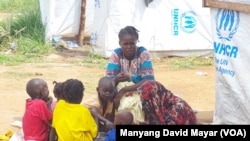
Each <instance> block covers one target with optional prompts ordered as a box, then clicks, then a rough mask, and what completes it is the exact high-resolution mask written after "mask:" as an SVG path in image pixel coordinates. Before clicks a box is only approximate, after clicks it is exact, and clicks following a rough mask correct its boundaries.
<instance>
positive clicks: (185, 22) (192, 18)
mask: <svg viewBox="0 0 250 141" xmlns="http://www.w3.org/2000/svg"><path fill="white" fill-rule="evenodd" d="M180 20H181V21H180V27H181V29H182V31H184V32H186V33H193V32H194V31H195V29H196V24H197V22H196V14H195V12H194V11H188V12H185V13H183V14H182V15H181V19H180Z"/></svg>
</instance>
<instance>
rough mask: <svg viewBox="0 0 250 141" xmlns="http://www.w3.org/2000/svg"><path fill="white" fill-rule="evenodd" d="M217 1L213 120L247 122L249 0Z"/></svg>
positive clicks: (249, 111) (249, 107) (249, 116)
mask: <svg viewBox="0 0 250 141" xmlns="http://www.w3.org/2000/svg"><path fill="white" fill-rule="evenodd" d="M220 1H221V2H222V3H220V2H217V4H218V7H211V22H212V32H213V46H214V59H215V76H216V82H215V84H216V85H215V86H216V102H215V113H214V118H213V123H214V124H250V85H249V84H248V83H249V79H250V74H249V72H250V61H249V56H250V49H249V44H250V40H248V39H247V37H250V25H249V22H250V5H249V4H250V0H244V1H243V0H237V1H236V0H220ZM225 2H229V3H225ZM233 3H235V4H233ZM236 3H237V4H236ZM239 3H240V4H239ZM229 5H230V6H229ZM223 7H225V8H226V9H224V8H223ZM232 9H238V10H232ZM243 10H244V11H248V12H244V11H243Z"/></svg>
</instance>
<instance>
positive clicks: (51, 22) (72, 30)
mask: <svg viewBox="0 0 250 141" xmlns="http://www.w3.org/2000/svg"><path fill="white" fill-rule="evenodd" d="M81 3H82V0H40V9H41V15H42V21H43V24H44V25H46V33H45V34H46V35H45V36H46V37H45V39H46V40H51V38H52V36H54V35H55V36H57V35H60V36H63V35H78V33H79V25H80V15H81ZM94 4H95V2H94V0H87V1H86V11H85V12H86V21H85V29H84V34H85V35H86V36H90V34H91V31H92V24H93V18H94Z"/></svg>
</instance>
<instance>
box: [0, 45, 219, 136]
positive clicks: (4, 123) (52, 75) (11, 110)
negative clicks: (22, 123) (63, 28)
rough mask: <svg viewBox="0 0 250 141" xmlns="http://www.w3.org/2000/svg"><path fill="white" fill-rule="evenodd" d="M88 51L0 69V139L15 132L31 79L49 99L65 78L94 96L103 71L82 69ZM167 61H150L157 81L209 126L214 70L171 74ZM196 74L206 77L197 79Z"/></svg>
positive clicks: (86, 93)
mask: <svg viewBox="0 0 250 141" xmlns="http://www.w3.org/2000/svg"><path fill="white" fill-rule="evenodd" d="M87 51H88V50H85V49H83V50H81V52H80V51H77V50H76V51H71V53H65V52H64V53H61V54H51V55H49V56H48V57H46V59H45V60H44V61H43V63H25V64H21V65H17V66H5V65H0V67H1V69H0V79H1V80H0V97H1V100H0V101H1V102H0V108H1V115H0V117H1V118H0V125H1V128H0V135H2V134H4V133H5V132H7V131H8V130H13V131H15V130H18V128H16V127H14V126H11V123H12V122H14V121H16V120H21V117H22V115H23V113H24V107H25V99H26V98H28V96H27V94H26V92H25V85H26V82H27V81H28V80H29V79H31V78H33V77H40V78H43V79H45V80H46V81H47V83H48V86H49V89H50V95H53V93H52V88H53V85H52V81H54V80H56V81H64V80H66V79H68V78H77V79H79V80H82V82H83V83H84V85H85V88H86V90H85V97H87V96H89V95H91V94H96V93H95V88H96V85H97V82H98V79H99V78H100V77H101V76H103V75H104V72H105V69H104V68H98V67H96V68H92V67H89V66H87V65H83V64H81V63H78V62H81V60H82V59H83V56H84V55H86V53H87ZM167 59H168V58H161V59H153V63H154V71H155V77H156V80H158V81H160V82H162V83H163V84H164V85H165V86H166V88H168V89H169V90H171V91H172V92H174V93H175V94H176V95H178V96H180V97H182V98H183V99H184V100H186V101H187V102H188V103H189V104H190V106H191V107H192V108H193V109H194V110H196V111H198V113H197V117H198V119H199V121H200V122H202V123H211V121H212V117H213V111H214V103H215V96H214V93H215V86H214V81H215V78H214V66H208V67H199V68H195V69H182V70H173V69H171V68H169V64H168V61H167ZM197 71H202V72H206V73H207V75H197V73H196V72H197Z"/></svg>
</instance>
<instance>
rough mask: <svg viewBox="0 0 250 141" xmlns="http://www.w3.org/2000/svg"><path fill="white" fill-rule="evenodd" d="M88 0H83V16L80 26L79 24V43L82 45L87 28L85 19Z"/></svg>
mask: <svg viewBox="0 0 250 141" xmlns="http://www.w3.org/2000/svg"><path fill="white" fill-rule="evenodd" d="M85 13H86V0H82V5H81V16H80V26H79V34H78V43H79V45H80V46H81V47H82V46H83V40H84V28H85V20H86V15H85Z"/></svg>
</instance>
